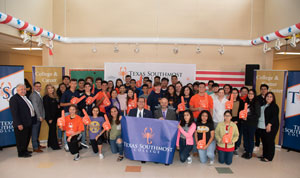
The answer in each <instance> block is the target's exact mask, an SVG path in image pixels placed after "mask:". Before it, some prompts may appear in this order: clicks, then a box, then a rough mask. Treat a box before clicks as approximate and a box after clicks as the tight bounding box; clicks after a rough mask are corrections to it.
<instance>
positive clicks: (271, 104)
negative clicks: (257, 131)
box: [261, 92, 279, 162]
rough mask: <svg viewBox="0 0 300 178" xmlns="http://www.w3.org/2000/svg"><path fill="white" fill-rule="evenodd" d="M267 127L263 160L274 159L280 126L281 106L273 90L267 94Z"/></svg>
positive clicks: (263, 140) (263, 136)
mask: <svg viewBox="0 0 300 178" xmlns="http://www.w3.org/2000/svg"><path fill="white" fill-rule="evenodd" d="M265 99H266V108H265V112H264V114H265V129H263V132H262V144H263V155H262V157H261V161H264V162H269V161H272V160H273V158H274V154H275V137H276V134H277V131H278V128H279V117H278V115H279V107H278V105H277V104H276V100H275V95H274V93H273V92H268V93H267V94H266V97H265Z"/></svg>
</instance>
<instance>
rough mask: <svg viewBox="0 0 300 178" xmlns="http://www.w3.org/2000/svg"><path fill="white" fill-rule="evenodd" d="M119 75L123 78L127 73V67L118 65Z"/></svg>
mask: <svg viewBox="0 0 300 178" xmlns="http://www.w3.org/2000/svg"><path fill="white" fill-rule="evenodd" d="M119 75H120V76H122V79H123V80H125V76H126V75H127V68H126V67H124V68H123V67H120V72H119Z"/></svg>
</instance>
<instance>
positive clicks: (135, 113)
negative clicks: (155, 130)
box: [128, 97, 153, 118]
mask: <svg viewBox="0 0 300 178" xmlns="http://www.w3.org/2000/svg"><path fill="white" fill-rule="evenodd" d="M144 107H145V98H144V97H139V98H138V102H137V108H134V109H131V110H130V111H129V114H128V116H132V117H138V118H144V117H145V118H153V114H152V112H151V111H149V110H147V109H144Z"/></svg>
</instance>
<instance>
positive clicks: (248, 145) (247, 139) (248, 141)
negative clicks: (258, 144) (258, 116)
mask: <svg viewBox="0 0 300 178" xmlns="http://www.w3.org/2000/svg"><path fill="white" fill-rule="evenodd" d="M255 130H256V127H255V126H250V125H246V124H244V125H243V137H244V145H245V151H246V153H252V152H253V147H254V135H255Z"/></svg>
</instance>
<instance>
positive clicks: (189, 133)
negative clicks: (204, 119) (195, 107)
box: [176, 110, 196, 164]
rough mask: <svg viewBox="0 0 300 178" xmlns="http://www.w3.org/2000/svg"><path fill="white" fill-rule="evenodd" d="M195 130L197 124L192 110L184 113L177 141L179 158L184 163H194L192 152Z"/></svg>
mask: <svg viewBox="0 0 300 178" xmlns="http://www.w3.org/2000/svg"><path fill="white" fill-rule="evenodd" d="M195 129H196V124H195V123H194V117H193V113H192V112H191V111H190V110H186V111H184V113H183V117H181V118H180V124H179V125H178V134H177V141H176V146H177V149H179V158H180V161H181V162H182V163H184V162H185V161H187V163H188V164H191V163H192V161H193V160H192V157H191V156H190V152H191V151H192V150H193V145H194V138H193V136H194V132H195Z"/></svg>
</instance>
